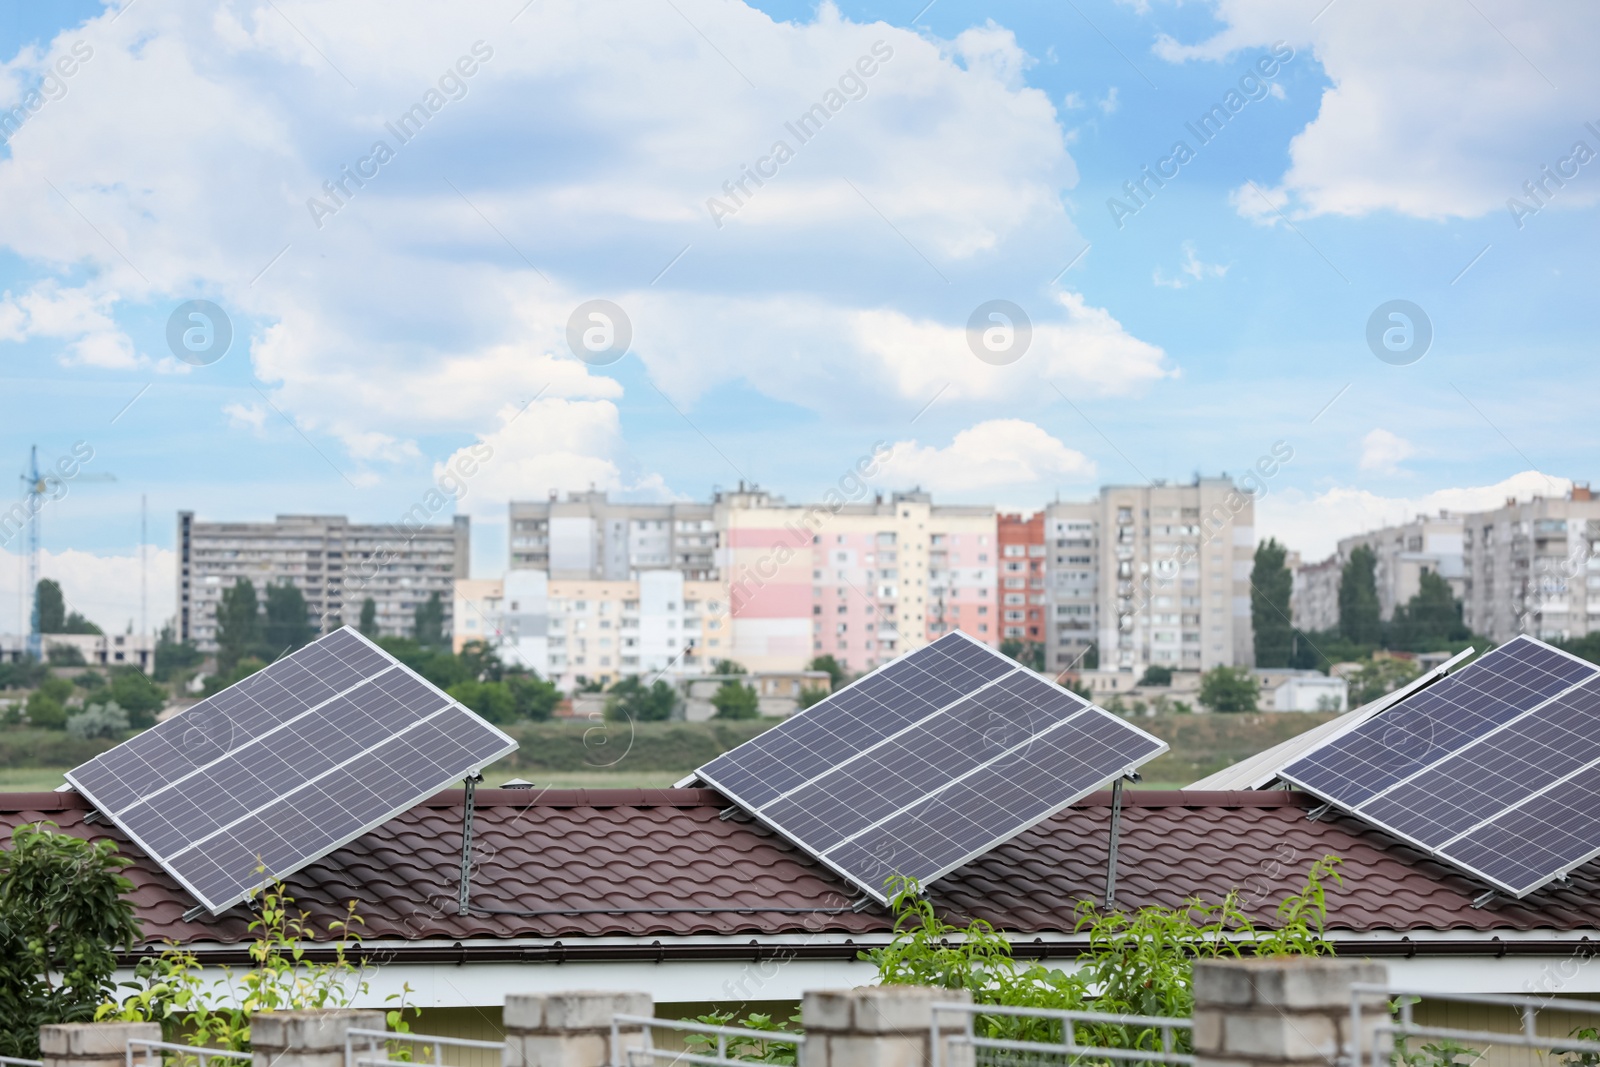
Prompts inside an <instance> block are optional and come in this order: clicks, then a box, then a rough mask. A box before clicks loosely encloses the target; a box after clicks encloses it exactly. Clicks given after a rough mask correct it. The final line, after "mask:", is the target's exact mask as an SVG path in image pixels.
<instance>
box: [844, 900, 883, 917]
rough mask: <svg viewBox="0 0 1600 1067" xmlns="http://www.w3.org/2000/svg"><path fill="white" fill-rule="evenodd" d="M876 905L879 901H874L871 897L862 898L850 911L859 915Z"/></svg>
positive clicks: (851, 906)
mask: <svg viewBox="0 0 1600 1067" xmlns="http://www.w3.org/2000/svg"><path fill="white" fill-rule="evenodd" d="M876 903H877V901H876V900H873V899H872V898H871V897H862V898H861V899H859V900H857V901H856V902H855V903H854V904H852V905H850V910H851V911H852V912H855V913H857V914H859V913H861V912H863V911H866V910H867V909H868V908H870V907H872V906H873V905H874V904H876Z"/></svg>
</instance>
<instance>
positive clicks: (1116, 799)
mask: <svg viewBox="0 0 1600 1067" xmlns="http://www.w3.org/2000/svg"><path fill="white" fill-rule="evenodd" d="M1121 830H1122V779H1121V778H1118V779H1117V780H1116V781H1115V782H1113V783H1111V847H1110V849H1109V851H1108V852H1107V854H1106V910H1107V911H1110V910H1111V909H1112V907H1114V906H1115V905H1116V902H1117V837H1118V835H1119V834H1120V833H1121Z"/></svg>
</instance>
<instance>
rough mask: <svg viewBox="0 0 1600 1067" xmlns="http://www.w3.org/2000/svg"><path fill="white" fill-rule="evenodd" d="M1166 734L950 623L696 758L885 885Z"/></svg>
mask: <svg viewBox="0 0 1600 1067" xmlns="http://www.w3.org/2000/svg"><path fill="white" fill-rule="evenodd" d="M1166 748H1167V746H1166V744H1165V743H1164V742H1162V741H1160V740H1159V739H1157V738H1154V737H1151V736H1150V735H1149V734H1147V733H1145V732H1144V731H1142V730H1139V729H1136V728H1135V727H1133V726H1130V725H1129V724H1127V723H1125V722H1123V721H1122V720H1121V719H1118V718H1116V717H1115V716H1113V715H1111V714H1109V713H1107V712H1105V711H1102V710H1100V709H1099V708H1096V707H1094V706H1093V705H1091V704H1089V703H1088V702H1086V701H1084V700H1083V699H1081V698H1080V697H1078V696H1076V695H1075V694H1073V693H1071V692H1069V691H1067V690H1065V689H1062V688H1061V687H1060V686H1057V685H1054V684H1052V683H1050V682H1046V681H1044V680H1042V679H1041V678H1039V677H1038V676H1037V675H1035V674H1033V672H1031V671H1028V670H1027V669H1025V668H1023V667H1021V666H1019V665H1018V664H1017V663H1016V662H1015V661H1014V660H1012V659H1010V658H1009V657H1006V656H1002V655H1000V654H999V653H998V652H996V651H994V650H993V649H991V648H989V647H988V646H987V645H983V644H980V643H979V642H977V641H975V640H973V639H972V638H970V637H968V636H966V635H965V634H962V633H960V632H959V631H958V632H954V633H951V634H948V635H946V636H945V637H943V638H940V639H939V640H938V641H936V642H934V643H933V644H931V645H929V646H927V647H926V648H923V649H920V650H918V651H917V652H914V653H912V654H910V655H908V656H905V657H903V658H901V659H899V660H896V661H895V662H893V663H891V664H888V665H886V666H885V667H882V668H879V670H877V671H875V672H874V673H873V674H870V675H868V676H867V677H865V678H862V679H860V680H859V681H857V682H855V683H853V684H852V685H850V686H847V687H846V688H844V689H841V690H840V691H839V692H838V693H835V694H833V695H832V696H831V697H829V698H828V699H827V700H826V701H823V702H821V703H819V704H817V705H815V706H814V707H812V708H810V709H808V710H807V711H804V712H801V713H800V714H798V715H796V716H794V717H793V718H791V719H789V720H788V721H787V722H785V723H783V724H781V725H780V726H777V727H774V728H773V729H772V730H769V731H767V732H766V733H764V734H762V735H761V736H759V737H757V738H756V739H754V740H752V741H749V742H747V743H745V744H743V745H741V746H739V747H738V748H736V749H734V750H733V751H731V752H727V753H724V754H723V755H722V756H719V757H718V758H717V759H715V760H713V761H712V762H711V763H708V764H706V766H704V767H702V768H701V769H700V770H699V771H698V772H697V777H699V778H701V779H702V780H704V781H705V782H707V783H708V784H710V785H712V786H714V787H716V788H717V789H718V790H720V791H722V792H723V793H725V794H727V796H728V797H730V798H731V799H732V800H734V801H735V802H736V803H738V804H739V805H740V806H741V807H744V808H746V809H748V810H749V811H751V812H752V813H753V814H754V815H755V816H756V817H757V818H758V819H760V820H761V821H762V822H764V823H766V824H767V825H769V826H771V827H773V828H774V829H776V830H777V831H778V832H779V833H781V834H783V835H784V836H786V837H788V838H789V839H790V840H792V841H794V842H796V843H797V844H799V845H800V846H801V847H802V848H804V849H806V850H807V851H808V852H810V853H812V854H813V855H815V856H817V857H818V858H820V859H821V860H822V861H823V862H824V863H827V864H828V865H829V866H831V867H833V868H834V869H835V870H837V871H839V872H840V873H841V874H843V875H844V876H845V877H846V878H848V879H850V880H851V881H853V882H854V883H855V884H856V885H858V886H859V887H860V888H862V889H863V890H864V891H866V892H867V893H869V894H870V895H872V896H874V897H876V898H877V899H879V900H883V899H884V880H885V879H886V878H887V877H888V875H890V874H902V875H906V876H908V877H914V878H917V879H919V880H921V881H923V882H927V881H931V880H932V879H934V878H937V877H939V876H941V875H943V874H945V873H947V872H948V871H950V870H952V869H954V868H955V867H956V866H959V865H960V864H961V863H963V862H965V861H966V860H968V859H970V858H972V857H974V856H977V855H980V854H982V853H983V852H985V851H987V850H988V849H990V848H993V847H994V846H995V845H996V844H998V843H1000V842H1001V841H1004V840H1006V839H1007V838H1009V837H1011V836H1013V835H1014V834H1017V833H1021V832H1022V831H1023V830H1025V829H1027V828H1028V827H1029V826H1032V825H1034V824H1035V823H1037V822H1038V821H1039V820H1040V819H1043V818H1046V817H1048V816H1049V815H1051V814H1053V813H1054V812H1056V811H1059V810H1060V809H1062V808H1064V807H1066V806H1067V805H1068V804H1070V803H1072V802H1073V801H1075V800H1077V799H1079V798H1081V797H1082V796H1083V795H1084V794H1086V793H1088V792H1090V791H1092V790H1094V789H1096V788H1098V787H1100V786H1103V785H1104V784H1105V783H1107V782H1109V781H1111V780H1112V779H1115V778H1116V777H1118V776H1119V775H1121V774H1123V773H1124V772H1125V771H1128V770H1131V769H1132V768H1134V767H1136V766H1138V765H1139V764H1141V763H1143V762H1145V761H1146V760H1149V759H1151V758H1152V757H1154V756H1156V755H1159V754H1160V753H1161V752H1163V751H1165V750H1166Z"/></svg>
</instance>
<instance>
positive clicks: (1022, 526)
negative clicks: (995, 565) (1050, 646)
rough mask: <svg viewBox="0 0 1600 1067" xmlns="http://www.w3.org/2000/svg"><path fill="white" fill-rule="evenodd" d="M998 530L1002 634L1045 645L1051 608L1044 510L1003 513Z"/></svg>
mask: <svg viewBox="0 0 1600 1067" xmlns="http://www.w3.org/2000/svg"><path fill="white" fill-rule="evenodd" d="M995 531H996V538H995V539H996V542H997V544H998V545H999V549H1000V560H999V563H1000V575H999V577H1000V581H999V588H998V589H997V590H996V592H995V596H996V598H997V600H998V602H999V610H1000V637H1001V639H1002V640H1007V639H1009V640H1014V641H1022V642H1025V643H1026V644H1028V645H1039V646H1041V647H1043V645H1044V642H1045V639H1046V636H1047V635H1046V632H1045V631H1046V624H1045V616H1046V615H1047V613H1048V609H1049V604H1048V601H1049V596H1048V593H1047V591H1046V588H1045V583H1046V575H1045V570H1046V567H1045V563H1046V546H1045V514H1044V512H1042V511H1037V512H1034V514H1033V515H1031V516H1029V517H1028V518H1026V519H1024V518H1023V517H1022V516H1021V515H1016V514H1011V515H1000V516H998V517H997V518H996V527H995Z"/></svg>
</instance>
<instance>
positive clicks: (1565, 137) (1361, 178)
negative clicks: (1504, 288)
mask: <svg viewBox="0 0 1600 1067" xmlns="http://www.w3.org/2000/svg"><path fill="white" fill-rule="evenodd" d="M1214 6H1215V8H1216V16H1217V18H1218V19H1219V20H1220V21H1221V22H1223V23H1224V24H1225V28H1224V29H1223V30H1222V31H1221V32H1220V33H1218V34H1216V35H1215V36H1213V37H1211V38H1209V39H1207V40H1204V41H1201V42H1199V43H1197V44H1180V43H1178V42H1176V41H1173V40H1171V39H1170V38H1166V39H1163V40H1161V41H1159V42H1158V44H1157V47H1156V52H1157V54H1158V55H1160V56H1162V57H1163V58H1165V59H1168V60H1170V61H1173V62H1182V61H1185V60H1190V59H1201V60H1222V59H1226V58H1228V57H1231V56H1232V55H1234V54H1235V53H1237V52H1239V51H1241V50H1245V49H1258V48H1270V47H1271V46H1272V45H1273V43H1274V42H1277V41H1283V42H1287V43H1288V45H1289V46H1291V47H1293V48H1294V49H1295V50H1296V52H1297V53H1298V55H1297V56H1296V58H1295V59H1294V60H1293V61H1292V62H1294V63H1300V62H1304V61H1309V60H1310V59H1312V58H1314V59H1315V60H1316V61H1317V62H1319V63H1321V64H1322V68H1323V70H1324V71H1325V73H1326V74H1327V77H1328V79H1329V81H1330V82H1331V83H1332V84H1331V85H1330V86H1329V87H1328V88H1327V89H1325V90H1324V91H1323V95H1322V101H1321V107H1320V109H1319V111H1318V114H1317V117H1316V118H1315V119H1314V120H1313V121H1312V122H1311V123H1310V124H1309V125H1308V126H1306V128H1305V129H1304V130H1302V131H1301V132H1300V133H1299V134H1298V135H1297V136H1296V137H1295V138H1294V140H1293V141H1292V142H1291V144H1290V149H1289V168H1288V170H1287V172H1286V173H1285V174H1284V175H1283V177H1282V179H1281V180H1278V181H1273V180H1270V179H1269V180H1266V181H1262V182H1260V183H1259V184H1263V185H1274V186H1278V187H1280V188H1281V192H1282V194H1283V195H1285V196H1287V197H1289V198H1290V200H1291V202H1292V209H1293V210H1292V213H1298V214H1312V215H1315V214H1336V215H1365V214H1369V213H1372V212H1376V211H1384V210H1389V211H1395V212H1399V213H1401V214H1405V215H1410V216H1414V217H1417V218H1425V219H1444V218H1450V217H1477V216H1482V215H1488V214H1492V213H1495V212H1506V213H1507V220H1508V223H1510V222H1511V220H1512V217H1511V215H1510V212H1509V211H1508V209H1507V199H1508V198H1510V197H1513V196H1518V197H1520V196H1523V195H1524V194H1523V192H1522V185H1523V182H1525V181H1528V180H1530V179H1538V178H1539V177H1540V174H1539V171H1540V167H1541V166H1543V165H1545V164H1549V165H1551V166H1555V165H1556V164H1557V162H1558V160H1560V159H1562V158H1564V157H1567V156H1568V155H1569V153H1570V151H1571V149H1572V146H1573V144H1574V142H1575V141H1578V140H1580V139H1581V140H1584V141H1587V142H1588V145H1589V148H1590V150H1592V151H1597V152H1600V137H1596V136H1595V135H1594V134H1593V133H1592V132H1590V131H1587V130H1586V129H1585V128H1584V126H1583V122H1584V120H1585V119H1591V118H1593V117H1594V116H1593V115H1589V114H1584V113H1581V112H1578V111H1574V110H1573V108H1572V106H1571V103H1570V102H1571V101H1577V100H1592V99H1594V98H1595V96H1596V93H1597V90H1600V67H1596V66H1595V64H1593V63H1592V62H1590V61H1589V60H1588V59H1587V57H1588V56H1589V55H1591V54H1593V52H1594V51H1595V49H1596V47H1600V8H1597V7H1596V6H1595V5H1593V4H1587V3H1581V2H1578V0H1563V2H1557V3H1551V4H1523V3H1519V2H1517V0H1480V2H1479V3H1478V4H1477V5H1476V6H1475V7H1472V8H1465V9H1463V8H1462V7H1461V6H1459V5H1457V4H1456V3H1455V2H1454V0H1418V2H1415V3H1408V4H1401V5H1386V4H1371V3H1359V2H1358V3H1350V2H1348V0H1345V2H1341V3H1337V4H1334V5H1332V6H1328V5H1327V3H1326V0H1216V3H1215V5H1214ZM1324 7H1327V10H1326V11H1324V12H1323V13H1322V14H1321V16H1320V17H1317V18H1316V19H1315V21H1313V16H1317V14H1318V12H1319V11H1321V10H1322V9H1323V8H1324ZM1554 86H1560V90H1559V91H1558V90H1557V89H1556V88H1554ZM1594 166H1595V164H1593V163H1591V164H1589V166H1588V167H1586V168H1584V170H1585V171H1587V170H1589V169H1591V168H1593V167H1594ZM1580 173H1583V172H1580ZM1585 178H1586V179H1587V180H1585ZM1245 191H1246V192H1248V190H1245ZM1597 200H1600V182H1597V181H1595V180H1594V178H1593V176H1592V175H1587V174H1585V175H1584V177H1580V178H1579V179H1578V180H1577V181H1576V182H1571V183H1569V184H1568V185H1567V186H1566V188H1563V189H1559V190H1556V191H1555V195H1554V203H1556V204H1557V205H1563V206H1565V207H1578V206H1584V205H1588V204H1593V203H1595V202H1596V201H1597ZM1236 202H1237V203H1241V204H1242V210H1244V211H1245V212H1246V213H1254V214H1259V211H1258V209H1259V204H1257V203H1252V202H1251V198H1250V197H1247V196H1241V197H1240V198H1239V199H1238V200H1236ZM1261 217H1263V218H1271V216H1270V215H1263V216H1261Z"/></svg>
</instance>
